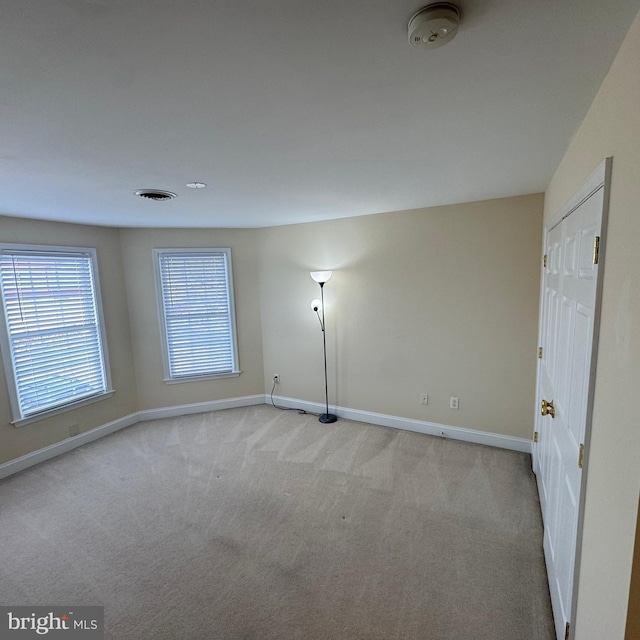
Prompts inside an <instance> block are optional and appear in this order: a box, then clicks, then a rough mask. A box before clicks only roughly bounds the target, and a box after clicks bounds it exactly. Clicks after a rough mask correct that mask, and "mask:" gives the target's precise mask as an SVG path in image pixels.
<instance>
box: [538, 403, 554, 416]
mask: <svg viewBox="0 0 640 640" xmlns="http://www.w3.org/2000/svg"><path fill="white" fill-rule="evenodd" d="M540 413H541V414H542V415H543V416H546V415H550V416H551V417H552V418H555V417H556V408H555V407H554V406H553V400H551V401H549V402H547V401H546V400H543V401H542V405H541V407H540Z"/></svg>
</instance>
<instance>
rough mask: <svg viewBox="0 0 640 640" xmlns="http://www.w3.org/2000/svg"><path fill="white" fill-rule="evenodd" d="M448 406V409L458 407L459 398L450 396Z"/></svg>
mask: <svg viewBox="0 0 640 640" xmlns="http://www.w3.org/2000/svg"><path fill="white" fill-rule="evenodd" d="M449 408H450V409H459V408H460V398H456V397H454V396H451V399H450V400H449Z"/></svg>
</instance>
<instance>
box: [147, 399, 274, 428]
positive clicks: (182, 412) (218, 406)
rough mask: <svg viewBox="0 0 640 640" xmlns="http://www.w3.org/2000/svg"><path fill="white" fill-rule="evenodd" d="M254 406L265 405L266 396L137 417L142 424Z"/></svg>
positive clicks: (182, 406)
mask: <svg viewBox="0 0 640 640" xmlns="http://www.w3.org/2000/svg"><path fill="white" fill-rule="evenodd" d="M254 404H264V396H263V395H262V394H260V395H255V396H242V397H240V398H229V399H227V400H209V401H207V402H194V403H192V404H178V405H175V406H173V407H161V408H160V409H143V410H142V411H138V413H137V415H138V422H140V421H141V420H160V419H162V418H175V417H177V416H187V415H191V414H193V413H206V412H207V411H221V410H222V409H236V408H237V407H249V406H251V405H254Z"/></svg>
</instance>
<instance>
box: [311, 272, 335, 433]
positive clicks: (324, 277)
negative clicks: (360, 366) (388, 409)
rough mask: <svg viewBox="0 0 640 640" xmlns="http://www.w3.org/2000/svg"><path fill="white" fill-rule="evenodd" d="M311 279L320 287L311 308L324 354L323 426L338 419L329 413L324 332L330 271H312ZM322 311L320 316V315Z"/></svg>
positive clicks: (325, 338) (325, 335) (321, 416)
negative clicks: (318, 325) (316, 320)
mask: <svg viewBox="0 0 640 640" xmlns="http://www.w3.org/2000/svg"><path fill="white" fill-rule="evenodd" d="M310 275H311V277H312V278H313V279H314V280H315V281H316V282H317V283H318V284H319V285H320V298H321V299H320V300H318V299H316V300H313V301H312V302H311V308H312V309H313V310H314V311H315V312H316V314H317V316H318V320H320V327H321V328H322V350H323V353H324V401H325V413H323V414H321V415H320V417H319V418H318V420H320V422H322V423H324V424H328V423H330V422H335V421H336V420H337V419H338V417H337V416H336V415H335V414H333V413H329V386H328V384H327V334H326V332H325V330H324V327H325V325H324V285H325V282H327V281H328V280H329V278H330V277H331V271H312V272H311V274H310ZM320 311H322V315H320Z"/></svg>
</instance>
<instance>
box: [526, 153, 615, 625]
mask: <svg viewBox="0 0 640 640" xmlns="http://www.w3.org/2000/svg"><path fill="white" fill-rule="evenodd" d="M612 166H613V158H612V157H608V158H606V159H605V160H604V161H603V162H602V163H601V164H600V165H599V166H598V168H597V169H596V170H595V171H594V172H593V173H592V174H591V175H590V176H589V178H587V180H586V181H585V182H584V183H583V184H582V186H581V187H580V188H579V189H578V190H577V191H576V192H575V193H574V194H573V196H571V198H569V200H568V201H567V202H566V203H565V204H564V206H562V207H561V208H560V210H559V211H558V213H557V214H556V215H555V216H554V217H553V218H552V219H551V221H550V222H549V223H548V224H545V225H544V227H543V238H542V258H543V259H544V256H546V255H547V249H548V236H549V232H550V231H551V230H552V229H553V228H555V227H556V226H557V225H559V224H560V223H561V222H562V221H563V220H564V219H565V218H567V217H568V216H569V215H571V214H572V213H573V212H574V211H575V210H576V209H577V208H578V207H580V205H582V204H583V203H584V202H585V201H586V200H588V199H589V198H590V197H591V196H592V195H594V194H595V193H596V192H597V191H599V190H600V189H603V190H604V191H603V201H602V217H601V224H600V246H599V254H598V273H597V277H596V299H595V304H594V315H593V338H592V344H591V362H590V366H589V383H588V389H587V400H586V404H587V406H586V420H585V431H584V459H583V465H582V476H581V480H580V495H579V499H578V518H577V527H576V544H575V557H574V571H573V578H572V589H571V614H570V616H571V618H570V620H571V621H573V620H575V619H576V611H577V605H578V596H579V593H578V581H579V576H580V559H581V556H582V535H583V527H584V505H585V500H586V490H587V474H588V472H589V450H590V447H591V422H592V416H593V401H594V395H595V382H596V367H597V361H598V343H599V337H600V315H601V313H600V312H601V308H602V286H603V280H604V264H605V250H606V244H607V243H606V236H607V223H608V219H609V198H610V193H611V171H612ZM543 259H541V260H540V264H541V265H542V267H541V269H542V270H541V278H540V301H539V307H538V308H539V315H538V345H542V344H545V341H544V340H543V337H544V322H543V319H544V312H545V309H544V292H545V280H546V270H545V266H544V264H543ZM540 377H541V372H540V360H538V361H537V363H536V391H535V394H536V395H535V405H536V406H535V414H534V415H535V420H534V430H535V431H537V424H538V420H539V417H538V411H539V408H538V397H539V395H540V382H541V381H540ZM536 447H537V444H536V443H535V439H534V443H533V445H532V465H533V471H534V473H535V474H536V478H537V477H538V472H539V470H540V469H539V464H538V462H539V461H538V457H537V451H536ZM536 484H537V485H538V494H539V496H540V500H541V501H542V500H543V496H542V492H541V491H540V486H539V484H538V482H536ZM568 637H569V638H573V628H571V629H570V633H569V636H568Z"/></svg>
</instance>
